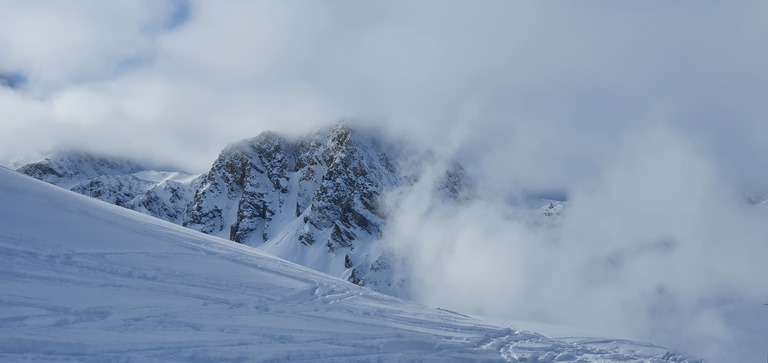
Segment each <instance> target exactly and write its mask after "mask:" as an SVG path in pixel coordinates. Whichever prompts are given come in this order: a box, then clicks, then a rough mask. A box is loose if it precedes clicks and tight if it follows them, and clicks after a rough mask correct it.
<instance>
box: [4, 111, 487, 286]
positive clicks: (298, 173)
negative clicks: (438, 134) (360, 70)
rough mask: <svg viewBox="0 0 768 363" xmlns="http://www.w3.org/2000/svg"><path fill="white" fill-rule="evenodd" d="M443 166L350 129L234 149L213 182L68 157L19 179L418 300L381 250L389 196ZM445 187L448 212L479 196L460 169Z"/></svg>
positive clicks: (211, 176)
mask: <svg viewBox="0 0 768 363" xmlns="http://www.w3.org/2000/svg"><path fill="white" fill-rule="evenodd" d="M436 160H437V157H436V156H435V155H434V153H432V152H430V151H429V150H417V149H416V148H410V147H405V146H404V144H398V143H395V142H389V141H386V140H384V139H381V138H377V137H375V136H373V134H372V133H370V132H360V131H355V130H353V129H352V128H350V127H348V126H346V125H345V124H337V125H336V126H334V127H330V128H325V129H321V130H319V131H316V132H314V133H311V134H308V135H305V136H302V137H299V138H290V137H286V136H282V135H279V134H276V133H274V132H263V133H262V134H260V135H259V136H257V137H255V138H251V139H246V140H243V141H240V142H238V143H235V144H232V145H230V146H228V147H227V148H225V149H224V150H223V151H222V152H221V154H220V155H219V157H218V158H217V159H216V161H215V162H214V163H213V165H212V167H211V170H210V171H209V172H207V173H205V174H202V175H189V174H185V173H183V172H178V171H175V172H174V171H159V170H150V169H149V168H148V167H146V166H142V165H140V164H138V163H136V162H133V161H130V160H128V159H122V158H115V157H103V156H98V155H95V154H92V153H88V152H81V151H74V150H68V151H60V152H58V153H54V154H53V155H51V156H48V157H46V158H45V159H44V160H41V161H39V162H35V163H29V164H25V165H23V166H20V167H19V168H18V169H17V170H18V171H19V172H21V173H23V174H26V175H29V176H32V177H34V178H36V179H39V180H43V181H46V182H49V183H51V184H55V185H58V186H61V187H64V188H67V189H70V190H72V191H75V192H77V193H80V194H83V195H87V196H90V197H94V198H97V199H100V200H103V201H105V202H108V203H112V204H116V205H118V206H122V207H126V208H129V209H133V210H136V211H140V212H143V213H146V214H149V215H152V216H155V217H158V218H161V219H164V220H167V221H170V222H174V223H177V224H181V225H183V226H185V227H188V228H191V229H194V230H198V231H201V232H203V233H207V234H212V235H215V236H219V237H222V238H226V239H229V240H232V241H234V242H238V243H243V244H247V245H250V246H254V247H257V248H259V249H262V250H264V251H268V252H269V253H271V254H273V255H275V256H278V257H281V258H285V259H287V260H289V261H293V262H297V263H300V264H302V265H304V266H308V267H311V268H313V269H316V270H318V271H322V272H325V273H330V274H332V275H334V276H338V277H341V278H344V279H347V280H349V281H350V282H353V283H355V284H358V285H365V286H370V287H372V288H373V289H376V290H379V291H383V292H388V293H391V294H394V295H398V296H407V295H409V294H410V291H408V289H409V286H407V281H406V280H407V277H406V271H405V270H406V266H405V262H404V260H405V259H406V258H407V256H398V255H396V254H394V253H393V251H392V250H391V249H389V248H385V247H383V246H379V245H377V244H376V242H377V241H378V240H379V239H380V238H381V236H382V233H383V230H384V228H385V225H386V220H387V219H388V218H389V217H390V215H391V214H392V213H394V212H395V210H394V209H393V208H394V206H391V205H387V203H386V202H387V198H385V197H386V196H387V195H390V194H392V193H396V192H397V191H398V190H401V189H403V188H407V187H410V186H412V185H414V184H415V183H417V182H418V181H419V180H420V179H421V178H422V176H423V174H424V173H425V172H426V171H427V169H428V168H430V164H431V163H434V162H435V161H436ZM441 172H442V173H443V175H442V176H441V177H440V178H438V179H436V180H435V183H434V186H433V188H434V195H435V197H436V198H438V199H439V200H441V201H445V202H450V203H463V202H467V201H469V200H471V198H473V197H474V193H475V192H474V185H473V182H472V181H471V180H470V178H469V176H468V175H467V174H466V172H465V171H464V169H463V168H462V167H461V166H460V165H459V164H457V163H455V162H453V163H451V164H450V165H448V168H447V169H445V170H444V171H441Z"/></svg>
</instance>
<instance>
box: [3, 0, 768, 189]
mask: <svg viewBox="0 0 768 363" xmlns="http://www.w3.org/2000/svg"><path fill="white" fill-rule="evenodd" d="M766 12H768V5H767V4H766V3H765V2H764V1H754V2H749V1H746V2H739V4H733V3H731V2H714V1H712V2H710V1H697V2H667V1H644V2H631V3H625V2H607V1H604V2H597V1H585V2H547V3H543V4H542V3H538V2H537V3H534V2H507V1H496V2H494V1H484V2H481V3H472V4H470V3H469V2H455V1H453V2H452V1H432V2H430V1H419V2H405V1H403V2H398V1H387V2H340V1H325V2H318V1H290V2H284V1H272V2H266V1H258V2H257V1H215V2H211V1H199V2H198V1H182V0H178V1H155V0H151V1H150V0H148V1H137V0H128V1H110V2H108V3H105V2H103V1H97V0H94V1H69V2H66V3H61V2H50V1H2V2H1V6H0V19H3V21H2V22H0V70H2V71H3V72H5V73H6V74H8V73H10V74H16V75H20V76H22V77H23V78H24V79H25V82H24V83H23V84H22V86H21V88H20V89H18V90H10V89H8V88H3V89H0V113H1V114H0V120H1V124H0V158H2V159H4V160H6V161H7V160H8V159H11V158H13V157H17V156H20V155H24V154H29V153H31V152H35V151H44V150H48V149H50V148H53V147H55V146H61V145H63V146H77V147H82V148H87V149H94V150H96V151H105V152H111V153H120V154H129V155H135V156H138V157H142V158H153V159H155V160H158V161H161V162H164V163H173V164H176V165H178V166H179V167H181V168H184V169H187V170H189V171H192V172H203V171H205V170H206V169H207V168H208V167H209V166H210V164H211V163H212V161H213V159H214V158H215V156H216V155H217V153H218V152H219V151H220V150H221V149H222V148H223V147H224V146H225V145H227V144H228V143H231V142H234V141H237V140H239V139H242V138H245V137H249V136H254V135H256V134H258V133H259V132H261V131H263V130H265V129H272V130H277V131H283V132H304V131H307V130H312V129H314V128H316V127H318V126H319V125H325V124H329V123H333V122H335V121H338V120H340V119H354V120H358V122H363V123H370V124H375V125H379V126H382V127H385V128H387V129H388V130H390V131H393V132H395V133H397V134H405V135H408V136H409V137H411V138H413V139H415V140H418V141H420V142H422V143H425V144H426V145H429V146H432V147H437V148H440V147H442V148H445V149H449V151H448V152H452V151H454V150H458V149H460V150H461V154H462V155H464V156H465V157H467V156H468V155H471V157H476V156H477V155H478V153H479V154H481V156H480V157H482V155H488V154H492V155H493V157H495V158H498V159H500V160H495V161H494V162H497V163H503V164H504V165H505V167H506V169H507V170H509V171H512V172H513V173H510V174H516V175H517V176H516V177H514V180H513V181H514V183H516V184H518V185H522V186H527V187H530V186H531V185H535V186H536V185H537V186H541V185H545V184H546V185H547V186H551V187H564V186H566V187H567V186H568V185H569V184H570V183H571V181H572V180H584V178H589V176H590V175H591V174H594V173H595V172H596V171H597V170H599V168H600V164H601V163H602V162H603V161H604V159H605V158H606V157H610V155H611V154H613V153H614V152H615V151H616V148H617V140H619V139H621V137H622V136H623V135H624V134H626V133H633V132H637V131H638V130H639V129H642V128H644V127H646V126H648V125H655V124H665V125H668V126H669V127H671V128H672V129H675V130H679V131H680V132H681V133H682V134H683V135H685V137H686V138H690V139H691V140H692V142H694V143H696V144H697V147H699V148H700V149H701V152H702V153H708V154H709V155H711V157H712V158H714V159H715V160H716V162H717V165H718V168H720V169H721V170H722V172H723V173H727V174H728V175H729V176H730V178H731V179H733V180H734V181H735V182H738V183H742V184H744V185H747V186H749V187H750V188H764V187H765V186H766V180H768V158H766V157H765V156H766V155H768V146H767V145H768V143H765V142H764V135H768V121H766V115H768V103H766V102H765V101H764V100H765V96H766V95H767V94H768V72H766V66H765V65H766V64H768V46H766V44H768V22H765V16H766ZM445 140H450V145H443V144H444V143H445ZM501 178H506V175H505V176H501Z"/></svg>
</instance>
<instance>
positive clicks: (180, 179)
mask: <svg viewBox="0 0 768 363" xmlns="http://www.w3.org/2000/svg"><path fill="white" fill-rule="evenodd" d="M16 170H17V171H19V172H21V173H23V174H26V175H29V176H31V177H33V178H35V179H39V180H42V181H45V182H48V183H51V184H54V185H57V186H60V187H62V188H65V189H69V190H72V191H75V192H77V193H80V194H83V195H87V196H89V197H93V198H96V199H100V200H103V201H105V202H108V203H111V204H115V205H118V206H121V207H125V208H129V209H133V210H137V211H140V212H143V213H146V214H149V215H151V216H155V217H158V218H161V219H163V220H167V221H170V222H174V223H183V221H184V220H183V218H184V216H185V215H186V211H187V206H188V204H189V201H190V200H191V199H192V196H193V195H194V192H195V189H196V188H197V186H198V185H199V177H198V176H196V175H191V174H187V173H184V172H181V171H162V170H153V169H151V168H149V167H147V166H144V165H142V164H140V163H138V162H135V161H133V160H130V159H125V158H119V157H108V156H101V155H96V154H93V153H89V152H84V151H79V150H62V151H57V152H53V153H50V154H47V155H44V156H43V157H42V159H41V160H38V161H35V162H31V163H27V164H24V165H22V166H21V167H19V168H18V169H16Z"/></svg>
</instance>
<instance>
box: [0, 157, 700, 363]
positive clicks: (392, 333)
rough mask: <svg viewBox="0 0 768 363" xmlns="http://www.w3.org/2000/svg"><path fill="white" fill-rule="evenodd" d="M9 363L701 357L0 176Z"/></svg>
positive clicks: (2, 296) (0, 342) (0, 334)
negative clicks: (530, 323)
mask: <svg viewBox="0 0 768 363" xmlns="http://www.w3.org/2000/svg"><path fill="white" fill-rule="evenodd" d="M0 206H2V208H0V251H1V252H0V253H2V255H3V263H2V264H0V306H2V309H0V361H4V362H5V361H8V362H11V361H12V362H22V361H56V362H66V361H78V362H88V361H99V362H101V361H141V362H152V361H283V360H312V361H340V360H341V361H349V360H353V361H381V360H385V361H413V360H420V361H423V360H431V361H447V360H450V361H469V360H481V361H508V362H554V361H562V362H569V361H571V362H572V361H582V362H609V361H621V362H692V360H688V359H686V358H684V357H681V356H680V355H677V354H675V353H671V352H668V351H667V350H665V349H663V348H661V347H658V346H653V345H647V344H640V343H633V342H628V341H623V340H589V339H578V338H572V339H563V340H556V339H549V338H546V337H544V336H542V335H539V334H535V333H531V332H524V331H516V330H512V329H510V328H504V327H497V326H493V325H490V324H488V323H483V322H481V321H478V320H475V319H473V318H470V317H467V316H464V315H461V314H457V313H454V312H450V311H445V310H440V309H430V308H427V307H424V306H421V305H418V304H415V303H410V302H406V301H403V300H399V299H396V298H393V297H389V296H386V295H382V294H379V293H376V292H373V291H371V290H369V289H367V288H363V287H359V286H355V285H353V284H350V283H347V282H345V281H343V280H339V279H336V278H333V277H330V276H327V275H323V274H319V273H317V272H315V271H313V270H310V269H307V268H304V267H302V266H299V265H296V264H293V263H290V262H287V261H285V260H281V259H278V258H275V257H272V256H269V255H265V254H264V253H261V252H259V251H257V250H255V249H252V248H250V247H247V246H242V245H238V244H234V243H231V242H229V241H225V240H222V239H219V238H216V237H213V236H209V235H204V234H201V233H198V232H195V231H192V230H190V229H186V228H182V227H180V226H178V225H175V224H171V223H168V222H165V221H161V220H159V219H156V218H151V217H149V216H146V215H143V214H140V213H136V212H133V211H130V210H127V209H123V208H118V207H115V206H113V205H109V204H106V203H103V202H101V201H97V200H94V199H91V198H86V197H84V196H81V195H77V194H75V193H72V192H68V191H65V190H62V189H59V188H55V187H53V186H51V185H48V184H45V183H42V182H39V181H36V180H34V179H31V178H28V177H26V176H22V175H20V174H17V173H14V172H12V171H10V170H8V169H5V168H0Z"/></svg>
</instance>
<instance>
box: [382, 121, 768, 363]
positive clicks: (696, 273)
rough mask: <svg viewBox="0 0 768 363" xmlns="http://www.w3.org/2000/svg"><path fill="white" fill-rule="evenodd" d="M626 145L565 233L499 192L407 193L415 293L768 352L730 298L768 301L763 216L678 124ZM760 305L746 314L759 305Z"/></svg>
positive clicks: (519, 314)
mask: <svg viewBox="0 0 768 363" xmlns="http://www.w3.org/2000/svg"><path fill="white" fill-rule="evenodd" d="M620 144H621V146H620V147H619V148H618V149H617V150H616V153H615V154H614V155H613V156H612V157H610V158H608V160H607V161H606V162H605V164H603V165H602V166H601V169H600V172H599V177H597V178H595V179H593V180H590V181H588V182H584V183H582V184H578V185H575V186H574V187H573V189H572V192H571V199H570V200H569V201H568V202H567V203H568V204H567V207H566V215H565V216H564V217H561V219H560V221H559V222H558V225H557V227H555V228H554V229H552V228H548V227H547V226H546V225H545V226H542V225H539V226H536V225H533V224H530V223H525V219H523V218H520V217H519V216H520V215H521V213H525V212H523V211H520V210H517V208H518V207H515V206H514V205H511V204H508V203H505V202H504V201H500V200H499V198H498V197H493V198H490V199H481V200H478V201H476V202H475V203H473V204H471V205H469V206H466V205H462V206H458V207H456V206H454V207H451V206H445V205H444V206H441V207H440V208H431V207H428V206H430V205H434V203H439V202H436V201H431V200H430V197H429V196H430V195H432V194H430V192H429V188H427V187H425V186H426V185H431V181H428V180H424V181H423V183H424V184H423V185H422V186H420V187H416V188H414V189H413V190H412V191H411V192H410V194H406V195H405V196H401V197H400V198H401V201H400V209H399V211H398V212H397V213H395V214H394V215H395V219H394V220H393V221H391V222H390V224H389V225H388V229H387V231H386V232H385V233H384V239H385V241H386V242H387V243H389V244H390V245H392V246H394V248H395V249H396V250H399V251H400V253H401V254H403V255H406V256H410V265H409V266H410V268H411V271H410V276H411V278H412V279H413V281H412V284H413V285H412V286H411V288H412V293H413V295H414V297H415V298H416V299H417V300H420V301H423V302H426V303H428V304H432V305H436V306H443V307H449V308H452V309H456V310H457V311H463V312H469V313H474V314H480V315H485V316H495V317H506V318H510V319H518V320H537V321H546V322H551V323H556V324H564V325H570V326H575V327H580V328H582V329H588V330H590V331H596V332H602V334H608V335H613V336H620V337H627V338H634V339H641V340H645V341H651V342H656V343H659V344H664V345H667V346H671V347H674V348H677V349H681V350H684V351H687V352H689V353H692V354H697V355H699V356H703V357H706V358H709V359H712V360H713V361H725V360H730V359H733V357H734V356H733V354H734V351H736V350H737V348H736V347H737V346H741V347H742V348H743V349H742V352H749V354H754V352H755V351H756V352H761V349H762V345H761V344H758V345H756V346H755V345H751V346H750V345H749V344H747V343H746V342H744V341H739V339H743V338H744V336H745V335H746V336H749V334H747V333H744V332H743V331H740V330H739V329H743V327H740V326H734V321H730V320H729V319H731V318H732V316H731V315H729V314H732V312H730V311H729V310H730V309H732V308H733V306H731V305H728V304H727V303H724V302H725V301H729V299H730V301H732V299H734V298H735V299H743V298H757V297H759V298H768V288H766V287H765V284H764V283H763V277H764V276H766V275H767V274H768V266H766V265H765V264H764V263H761V259H763V258H764V256H765V255H766V253H768V246H767V245H766V244H765V243H764V241H763V240H762V237H761V236H764V235H765V234H766V233H768V228H767V227H765V223H764V218H765V216H766V213H765V211H764V210H759V209H756V208H752V207H749V206H747V205H746V204H745V203H740V198H739V197H738V195H737V194H736V193H735V191H734V190H733V189H732V188H731V187H730V186H728V185H727V184H726V183H724V179H723V178H722V177H721V176H720V171H719V170H717V169H716V167H715V164H714V163H713V162H712V161H711V159H710V158H708V157H707V156H706V154H703V153H702V152H701V151H700V150H699V149H698V148H697V146H696V145H695V143H694V142H692V141H690V140H689V138H688V137H686V136H685V135H684V134H682V133H680V132H679V131H677V130H675V129H674V128H672V127H670V126H668V125H665V124H663V123H662V124H655V125H651V126H647V127H641V128H639V129H636V130H634V132H631V133H627V134H626V135H624V136H623V138H622V140H621V142H620ZM435 175H439V173H435ZM752 305H753V306H751V307H750V309H751V310H749V311H744V312H741V314H742V315H743V314H751V313H753V312H754V311H755V309H760V308H762V306H758V305H762V304H758V303H754V304H752ZM737 315H738V314H737ZM748 346H749V348H747V347H748ZM745 357H749V356H745ZM751 358H755V357H754V356H752V357H751Z"/></svg>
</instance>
